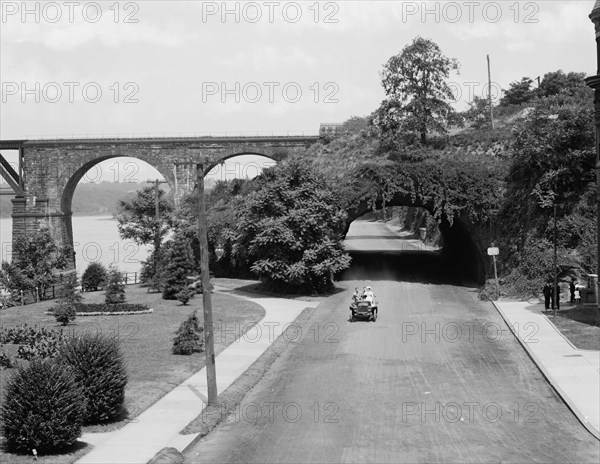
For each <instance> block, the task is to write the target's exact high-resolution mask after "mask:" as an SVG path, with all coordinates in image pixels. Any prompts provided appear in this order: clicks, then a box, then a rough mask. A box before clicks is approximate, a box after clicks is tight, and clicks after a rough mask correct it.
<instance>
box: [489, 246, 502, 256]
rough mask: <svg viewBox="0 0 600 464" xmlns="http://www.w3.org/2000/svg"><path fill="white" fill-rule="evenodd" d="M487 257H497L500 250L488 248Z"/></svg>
mask: <svg viewBox="0 0 600 464" xmlns="http://www.w3.org/2000/svg"><path fill="white" fill-rule="evenodd" d="M487 253H488V256H498V255H499V254H500V248H498V247H490V248H488V249H487Z"/></svg>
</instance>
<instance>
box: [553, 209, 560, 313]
mask: <svg viewBox="0 0 600 464" xmlns="http://www.w3.org/2000/svg"><path fill="white" fill-rule="evenodd" d="M552 294H553V295H554V301H553V303H552V309H553V310H554V317H556V316H557V308H558V304H559V303H558V270H557V266H556V203H554V287H553V288H552Z"/></svg>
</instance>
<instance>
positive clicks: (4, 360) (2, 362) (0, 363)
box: [0, 351, 14, 369]
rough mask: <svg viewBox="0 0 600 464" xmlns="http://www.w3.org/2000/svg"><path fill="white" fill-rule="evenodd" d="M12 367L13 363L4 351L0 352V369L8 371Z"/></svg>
mask: <svg viewBox="0 0 600 464" xmlns="http://www.w3.org/2000/svg"><path fill="white" fill-rule="evenodd" d="M13 366H14V362H13V360H12V359H10V356H9V355H7V354H6V353H5V352H4V351H0V369H10V368H11V367H13Z"/></svg>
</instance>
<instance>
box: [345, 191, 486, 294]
mask: <svg viewBox="0 0 600 464" xmlns="http://www.w3.org/2000/svg"><path fill="white" fill-rule="evenodd" d="M385 206H386V207H392V206H409V207H414V208H423V209H425V210H427V211H428V212H429V213H430V214H432V215H433V214H434V207H433V204H432V203H431V202H429V203H428V202H423V201H420V200H419V198H418V197H417V198H416V199H414V201H413V198H411V196H410V195H409V194H408V193H401V192H397V193H396V194H394V195H393V197H392V198H391V199H390V200H389V201H386V203H385ZM382 207H383V202H382V201H381V200H378V201H376V202H375V203H374V204H372V203H370V202H369V201H367V200H366V199H362V200H360V201H358V202H356V203H354V204H353V205H352V206H350V207H349V208H347V219H346V226H345V229H344V232H343V234H342V236H343V237H345V236H346V234H347V233H348V230H349V229H350V224H351V223H352V222H353V221H355V220H356V219H358V218H360V217H361V216H363V215H364V214H366V213H369V212H371V211H374V210H379V209H381V208H382ZM438 227H439V229H440V233H441V235H442V239H443V243H444V245H443V248H442V253H443V255H444V257H445V259H447V260H450V261H451V262H454V263H456V264H457V265H458V267H459V268H460V270H461V271H462V272H464V274H465V276H466V277H467V278H468V279H470V280H473V281H475V282H477V283H478V284H483V283H485V280H486V276H487V266H486V261H485V259H484V254H483V251H482V250H483V247H482V245H481V243H478V242H480V240H477V238H476V236H478V235H479V231H477V230H475V229H476V227H475V226H474V225H472V224H470V223H469V222H468V221H465V220H464V218H461V217H454V219H453V222H452V224H450V223H449V222H448V220H447V219H442V220H441V221H440V222H438Z"/></svg>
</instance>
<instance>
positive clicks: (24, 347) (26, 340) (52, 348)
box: [0, 324, 67, 360]
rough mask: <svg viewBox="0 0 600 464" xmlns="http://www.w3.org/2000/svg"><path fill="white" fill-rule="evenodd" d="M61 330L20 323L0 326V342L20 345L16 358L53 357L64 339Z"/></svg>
mask: <svg viewBox="0 0 600 464" xmlns="http://www.w3.org/2000/svg"><path fill="white" fill-rule="evenodd" d="M66 338H67V337H66V335H65V334H64V333H63V332H62V330H61V331H55V330H48V329H45V328H44V327H40V328H38V327H37V326H34V327H30V326H28V325H27V324H22V325H20V326H18V327H12V328H4V327H3V328H2V329H1V330H0V344H3V343H12V344H15V345H20V346H19V348H18V351H17V358H21V359H25V360H29V359H33V358H41V359H45V358H53V357H54V356H56V355H57V354H58V347H59V345H60V344H61V343H62V342H63V341H64V340H65V339H66Z"/></svg>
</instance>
